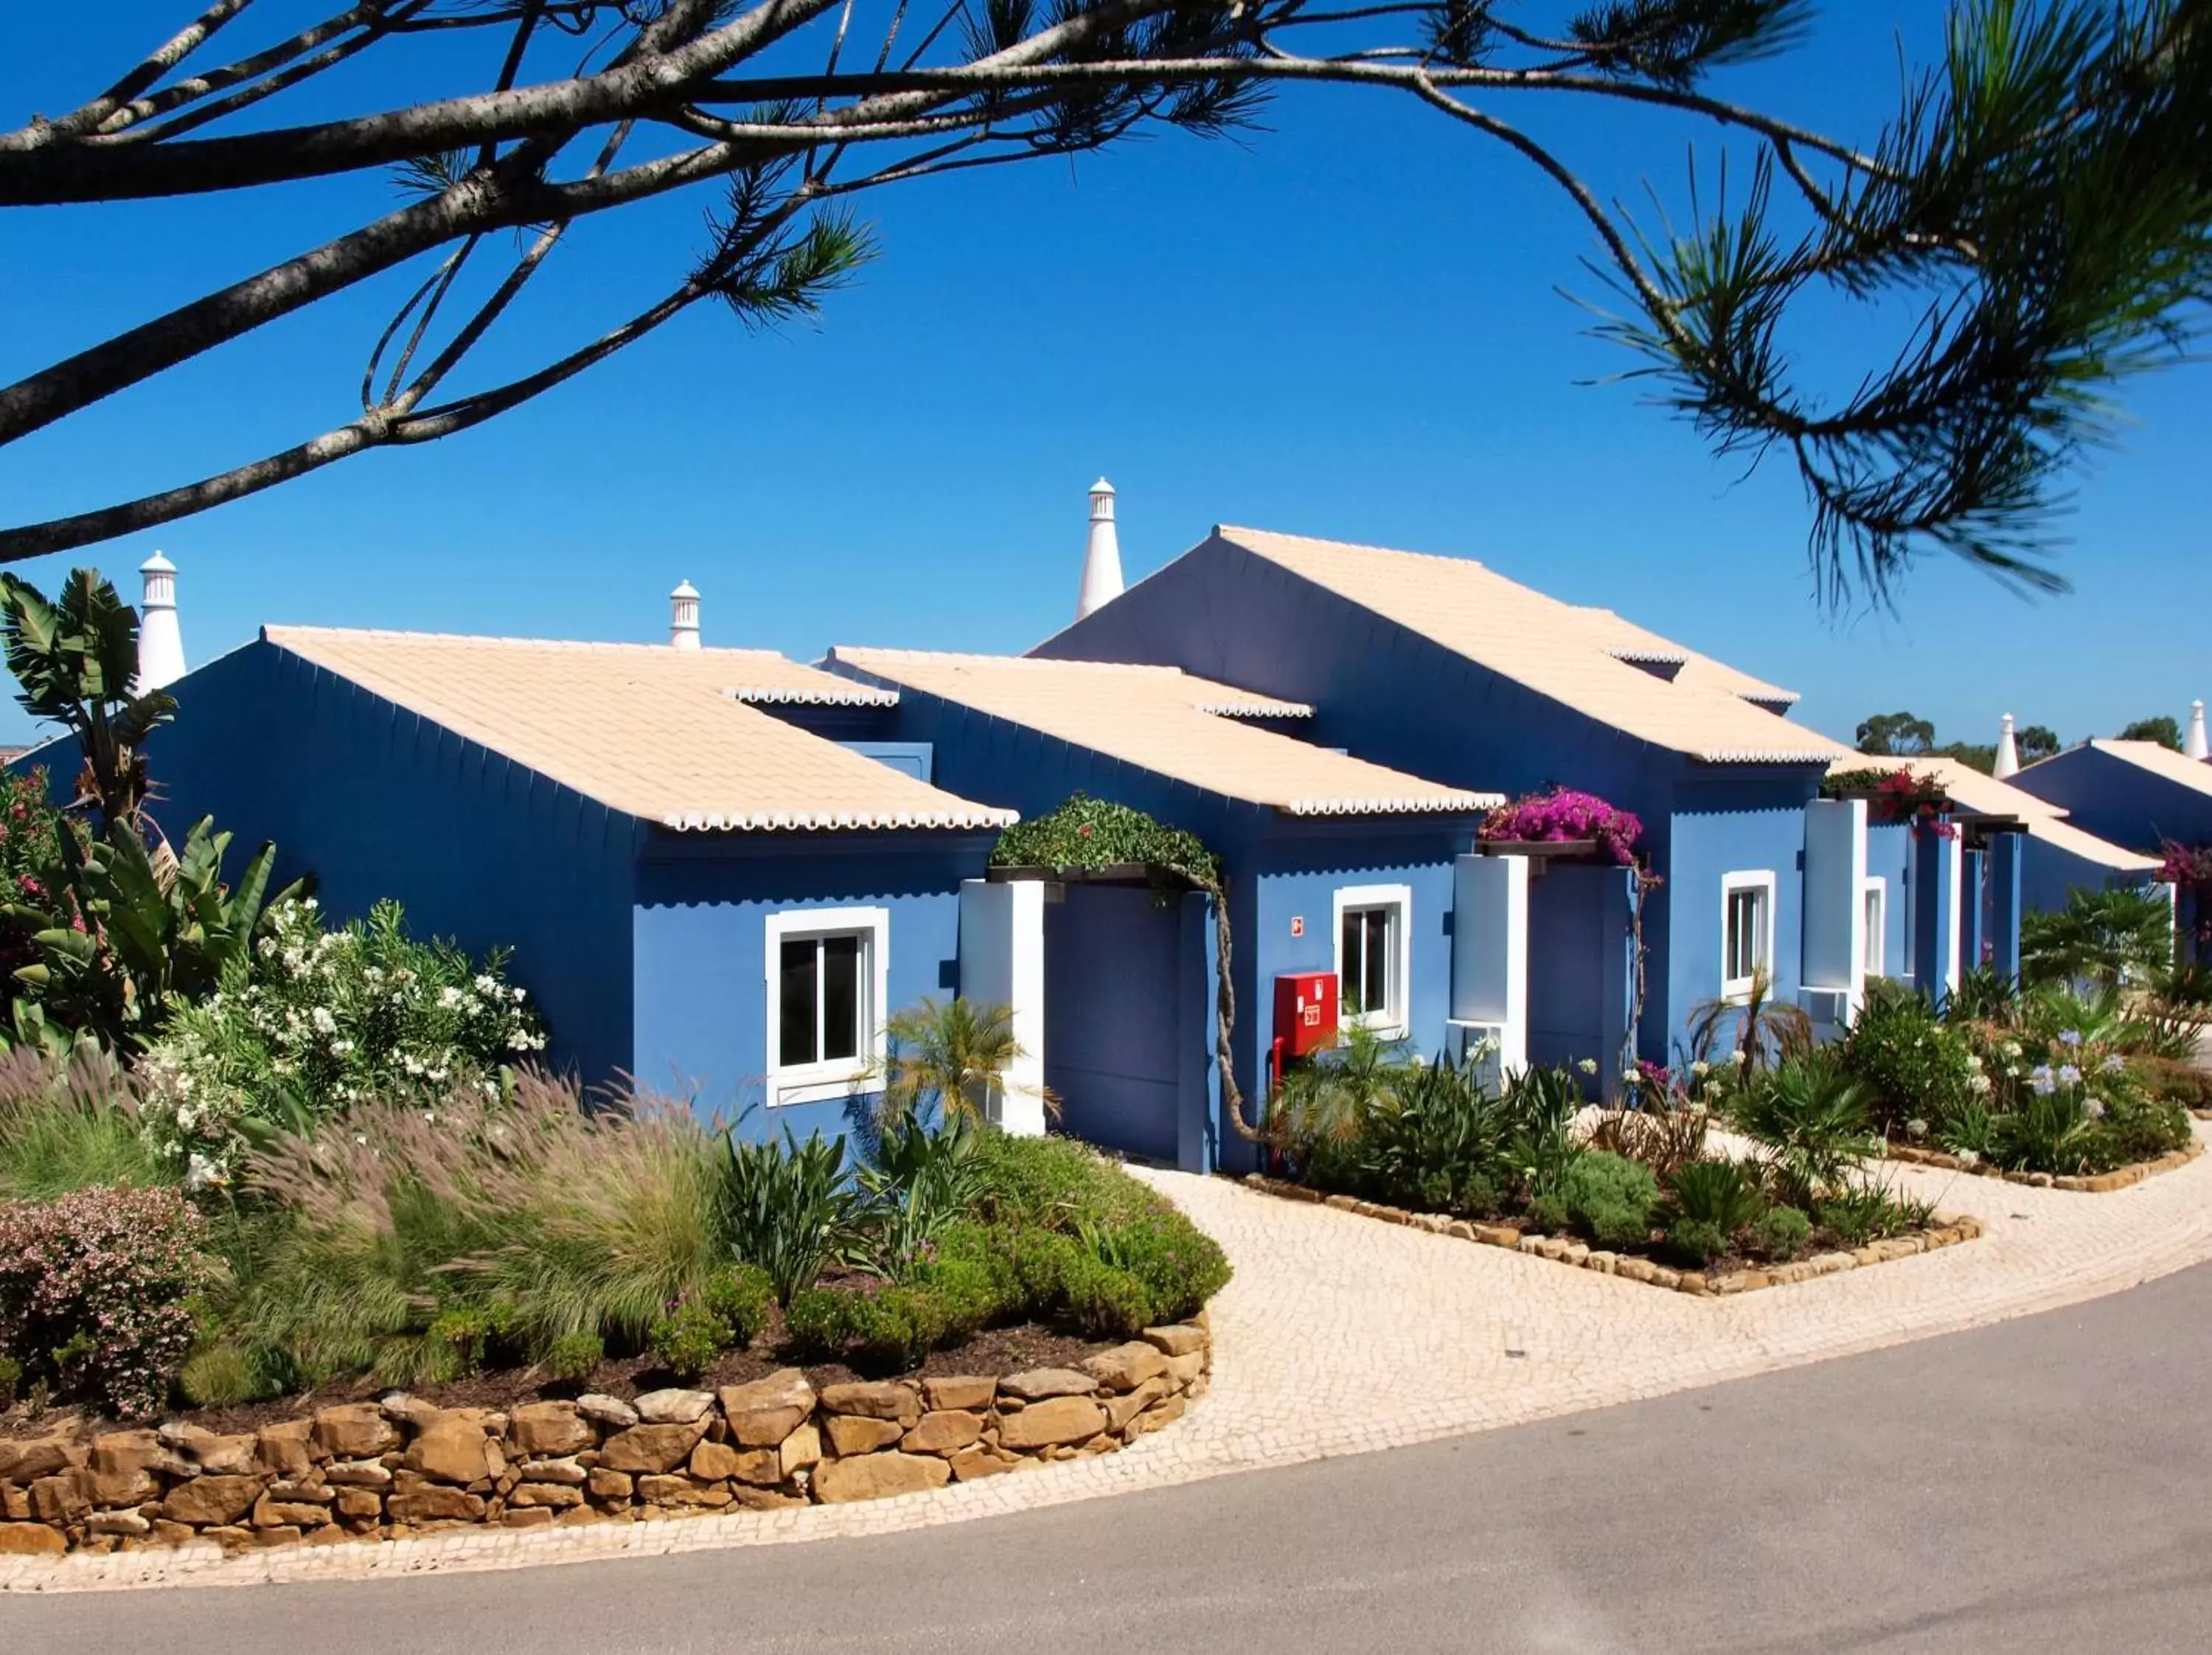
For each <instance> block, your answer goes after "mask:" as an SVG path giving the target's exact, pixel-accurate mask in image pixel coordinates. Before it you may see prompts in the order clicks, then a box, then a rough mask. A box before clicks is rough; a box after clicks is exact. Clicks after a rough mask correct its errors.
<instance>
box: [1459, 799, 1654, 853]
mask: <svg viewBox="0 0 2212 1655" xmlns="http://www.w3.org/2000/svg"><path fill="white" fill-rule="evenodd" d="M1482 837H1484V838H1486V839H1495V840H1500V841H1504V842H1507V843H1552V844H1556V843H1561V842H1563V841H1570V840H1576V839H1595V841H1596V842H1597V847H1598V849H1599V850H1601V852H1603V853H1604V854H1605V855H1607V856H1608V857H1610V858H1611V859H1612V860H1613V861H1615V862H1618V863H1620V866H1622V867H1628V866H1630V865H1631V864H1632V863H1633V862H1634V861H1636V846H1637V843H1638V841H1639V840H1640V839H1642V838H1643V837H1644V824H1643V823H1642V822H1641V821H1639V820H1638V819H1637V818H1636V817H1635V816H1634V815H1633V814H1632V813H1631V812H1627V811H1625V810H1621V809H1619V808H1617V807H1616V806H1612V805H1609V804H1607V802H1606V801H1605V800H1602V799H1601V798H1599V797H1598V796H1597V795H1596V794H1594V793H1582V792H1578V791H1577V790H1576V789H1575V788H1553V790H1552V791H1551V792H1549V793H1532V794H1528V795H1527V796H1526V797H1524V798H1520V799H1516V800H1513V801H1512V803H1510V804H1507V805H1500V806H1498V808H1497V809H1496V810H1493V811H1492V812H1490V814H1489V816H1488V817H1487V818H1485V819H1484V821H1483V824H1482Z"/></svg>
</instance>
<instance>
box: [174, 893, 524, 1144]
mask: <svg viewBox="0 0 2212 1655" xmlns="http://www.w3.org/2000/svg"><path fill="white" fill-rule="evenodd" d="M264 924H265V933H264V934H263V935H262V936H261V937H260V938H259V939H258V940H257V941H256V942H255V943H254V946H253V948H252V951H251V952H248V953H245V954H241V955H240V957H239V958H237V959H235V960H234V961H233V962H232V963H231V964H230V965H229V966H228V967H227V968H226V969H225V970H224V972H223V974H222V983H221V986H220V988H219V989H218V991H217V992H216V993H215V994H213V995H209V996H207V997H205V998H204V999H201V1000H197V1001H179V1002H178V1003H177V1005H176V1007H175V1009H174V1011H173V1015H172V1017H171V1019H170V1021H169V1023H168V1025H167V1028H166V1029H165V1030H164V1031H162V1033H161V1037H159V1038H158V1039H157V1040H156V1041H155V1043H154V1044H153V1045H152V1046H151V1047H150V1048H149V1050H148V1051H147V1053H146V1055H145V1057H144V1059H143V1063H142V1065H141V1069H142V1072H143V1074H144V1075H145V1077H146V1080H147V1088H148V1089H147V1097H146V1104H145V1116H146V1122H147V1125H148V1128H149V1131H150V1132H151V1134H152V1135H153V1138H154V1141H155V1145H156V1146H157V1147H158V1148H159V1149H160V1150H161V1153H163V1154H164V1155H165V1156H167V1158H168V1159H170V1161H171V1162H172V1163H173V1165H175V1166H176V1167H178V1168H179V1170H183V1169H186V1168H189V1169H190V1177H191V1181H192V1182H194V1183H201V1182H222V1181H224V1180H227V1179H228V1178H229V1177H231V1176H233V1174H234V1172H235V1171H236V1169H237V1167H238V1165H239V1164H240V1160H241V1159H242V1157H243V1154H244V1153H245V1148H246V1139H247V1137H248V1136H250V1135H251V1134H252V1130H253V1129H254V1128H255V1127H256V1126H257V1124H258V1126H260V1127H261V1128H263V1129H267V1128H270V1127H276V1126H298V1125H302V1124H305V1123H313V1122H314V1121H319V1120H322V1119H325V1118H327V1117H331V1116H332V1115H335V1114H337V1113H340V1112H343V1111H344V1110H349V1109H351V1108H352V1107H354V1106H355V1105H356V1104H363V1103H367V1102H369V1101H371V1100H373V1099H391V1098H397V1097H405V1096H410V1095H415V1094H420V1095H422V1096H423V1097H425V1098H434V1097H439V1096H450V1095H451V1094H452V1093H453V1092H459V1091H463V1090H465V1089H468V1088H471V1087H475V1088H480V1089H485V1090H488V1091H496V1090H497V1088H498V1086H499V1085H500V1077H501V1073H502V1069H503V1067H504V1066H506V1065H508V1064H512V1063H516V1062H522V1061H523V1060H525V1059H526V1058H527V1057H528V1056H530V1055H531V1054H532V1053H534V1052H537V1051H540V1050H543V1049H544V1044H545V1037H544V1031H543V1030H542V1029H541V1028H540V1027H539V1025H538V1019H537V1017H536V1015H535V1014H534V1013H532V1011H531V1009H530V1007H529V1005H528V1001H527V997H526V995H524V993H523V991H522V990H521V989H518V988H513V987H511V986H510V985H509V984H507V983H506V982H505V981H503V973H504V971H505V969H506V956H505V954H504V953H503V952H497V951H495V952H493V953H491V954H490V955H489V956H487V957H486V958H484V959H483V961H482V962H481V963H479V962H477V961H476V960H473V959H471V958H470V957H469V956H468V955H467V954H466V953H465V952H463V951H462V950H460V949H459V948H458V947H456V946H454V945H453V944H452V943H450V942H447V941H444V940H435V939H434V940H431V941H428V942H420V941H416V940H414V939H412V938H410V936H408V934H407V932H406V928H405V925H404V922H403V919H402V916H401V914H400V910H399V905H398V904H397V903H391V902H384V903H379V904H376V906H375V907H374V908H373V909H371V910H369V915H368V918H367V919H366V920H356V921H355V922H352V923H350V924H349V925H347V926H345V927H343V928H341V929H339V930H336V931H325V929H324V928H323V925H322V920H321V917H320V916H319V913H318V911H317V910H316V906H315V903H314V900H313V898H312V897H309V898H307V899H305V900H287V901H281V902H278V903H276V904H272V905H271V907H270V910H269V912H268V914H267V916H266V917H265V921H264Z"/></svg>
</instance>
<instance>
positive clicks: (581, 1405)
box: [576, 1391, 637, 1431]
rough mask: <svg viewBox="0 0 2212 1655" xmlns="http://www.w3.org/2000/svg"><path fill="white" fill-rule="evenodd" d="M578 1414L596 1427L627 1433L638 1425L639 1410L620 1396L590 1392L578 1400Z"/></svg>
mask: <svg viewBox="0 0 2212 1655" xmlns="http://www.w3.org/2000/svg"><path fill="white" fill-rule="evenodd" d="M576 1412H577V1413H579V1414H580V1415H583V1416H584V1417H585V1418H586V1419H587V1420H589V1421H592V1424H594V1425H600V1426H605V1427H608V1428H609V1429H610V1430H615V1431H626V1430H628V1429H629V1427H631V1426H634V1425H635V1424H636V1423H637V1410H636V1409H634V1408H632V1407H631V1406H630V1405H629V1403H628V1402H624V1401H623V1399H622V1398H621V1397H619V1396H603V1395H601V1394H600V1393H599V1392H598V1391H588V1392H586V1394H585V1395H583V1396H579V1397H577V1398H576Z"/></svg>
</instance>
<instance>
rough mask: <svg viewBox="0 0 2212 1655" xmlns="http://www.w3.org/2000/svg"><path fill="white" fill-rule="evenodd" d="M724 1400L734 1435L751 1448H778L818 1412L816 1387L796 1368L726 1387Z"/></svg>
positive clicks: (784, 1369)
mask: <svg viewBox="0 0 2212 1655" xmlns="http://www.w3.org/2000/svg"><path fill="white" fill-rule="evenodd" d="M720 1397H721V1403H722V1413H723V1415H724V1417H725V1418H726V1419H727V1420H728V1421H729V1422H730V1435H731V1436H732V1438H734V1439H736V1440H737V1441H738V1443H739V1444H740V1445H743V1446H744V1447H747V1448H773V1447H775V1445H777V1444H779V1443H781V1441H782V1440H783V1439H785V1438H786V1437H787V1436H789V1435H790V1434H791V1433H793V1431H795V1430H797V1429H798V1428H799V1427H800V1426H801V1425H803V1424H805V1422H806V1421H807V1419H808V1418H809V1417H810V1416H811V1415H812V1414H813V1412H814V1402H815V1396H814V1387H813V1386H812V1385H811V1384H808V1383H807V1382H806V1376H805V1374H804V1373H801V1372H799V1370H798V1369H797V1368H795V1367H787V1368H780V1369H778V1370H777V1371H776V1372H774V1373H771V1374H769V1376H768V1377H767V1378H762V1379H755V1380H753V1381H752V1382H751V1383H750V1384H741V1385H724V1386H723V1387H722V1390H721V1393H720Z"/></svg>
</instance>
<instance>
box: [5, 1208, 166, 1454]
mask: <svg viewBox="0 0 2212 1655" xmlns="http://www.w3.org/2000/svg"><path fill="white" fill-rule="evenodd" d="M205 1229H206V1225H205V1220H203V1219H202V1218H201V1217H200V1215H199V1214H197V1212H195V1211H194V1210H193V1209H192V1208H191V1206H190V1205H189V1204H187V1203H186V1202H185V1199H184V1197H183V1196H179V1194H178V1193H177V1192H176V1191H175V1190H132V1189H110V1188H107V1187H105V1186H102V1185H98V1184H95V1185H93V1186H92V1187H91V1188H89V1189H85V1190H77V1191H76V1192H75V1193H73V1194H70V1195H67V1196H62V1197H61V1198H60V1199H59V1200H57V1201H46V1202H0V1351H6V1352H8V1353H9V1354H13V1355H15V1357H16V1358H17V1360H21V1362H22V1363H23V1365H24V1366H25V1368H26V1369H27V1373H26V1376H25V1378H26V1379H27V1381H29V1380H43V1381H44V1382H45V1383H46V1384H48V1385H49V1386H50V1387H52V1390H53V1391H54V1393H55V1394H56V1396H58V1397H60V1398H65V1399H68V1400H72V1401H77V1402H84V1403H86V1404H88V1405H89V1406H91V1407H94V1408H97V1409H102V1410H104V1411H106V1412H107V1413H110V1414H112V1415H115V1417H117V1418H118V1419H125V1420H132V1419H143V1418H145V1417H147V1416H148V1415H154V1414H158V1413H159V1412H160V1411H161V1407H162V1405H163V1403H164V1402H167V1400H168V1392H169V1382H170V1380H171V1379H172V1378H173V1377H174V1376H175V1374H176V1372H177V1370H178V1369H179V1368H180V1367H181V1366H183V1365H184V1360H185V1356H186V1355H187V1354H190V1352H191V1343H192V1324H193V1317H192V1309H191V1299H192V1297H193V1295H194V1294H196V1293H200V1292H201V1291H203V1290H204V1288H205V1287H207V1286H208V1285H209V1281H210V1267H209V1264H208V1261H207V1259H206V1257H205V1256H204V1255H203V1254H202V1253H201V1251H200V1242H201V1240H202V1238H203V1236H204V1232H205Z"/></svg>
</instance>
